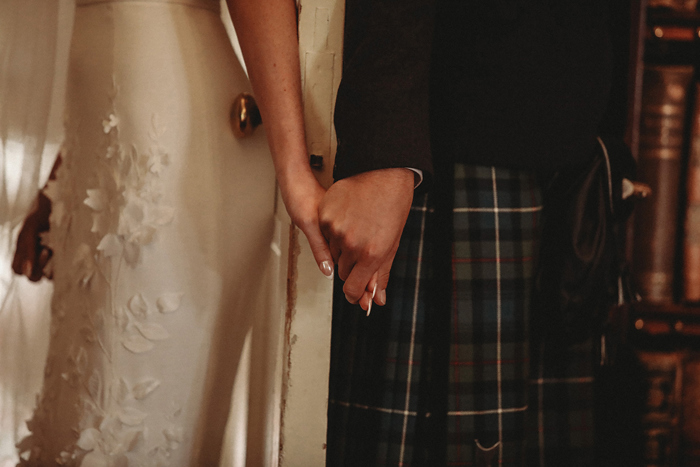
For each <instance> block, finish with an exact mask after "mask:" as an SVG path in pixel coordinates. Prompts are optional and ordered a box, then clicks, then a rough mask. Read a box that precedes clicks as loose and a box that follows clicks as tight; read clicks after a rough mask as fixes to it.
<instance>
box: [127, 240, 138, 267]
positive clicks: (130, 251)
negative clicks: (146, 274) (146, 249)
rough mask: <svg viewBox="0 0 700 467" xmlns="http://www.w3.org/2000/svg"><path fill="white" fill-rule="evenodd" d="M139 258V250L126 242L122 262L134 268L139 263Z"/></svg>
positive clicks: (136, 246) (134, 245) (135, 245)
mask: <svg viewBox="0 0 700 467" xmlns="http://www.w3.org/2000/svg"><path fill="white" fill-rule="evenodd" d="M139 256H141V248H140V247H139V246H138V245H137V244H135V243H131V242H126V244H125V245H124V260H125V261H126V263H127V264H128V265H129V266H135V265H136V263H138V262H139Z"/></svg>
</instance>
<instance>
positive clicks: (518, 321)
mask: <svg viewBox="0 0 700 467" xmlns="http://www.w3.org/2000/svg"><path fill="white" fill-rule="evenodd" d="M454 180H455V182H454V209H453V213H452V220H453V243H452V274H451V276H452V278H453V281H452V282H453V283H452V297H451V306H448V307H447V308H451V309H445V310H438V311H437V312H438V313H447V314H449V321H450V326H449V329H448V328H446V329H445V332H444V335H442V336H438V337H439V339H438V340H437V341H436V340H435V339H434V336H433V337H431V334H430V324H429V323H431V321H430V319H431V315H430V314H428V315H426V311H428V310H429V309H430V307H429V305H430V304H429V303H428V300H429V299H430V296H429V294H428V292H427V290H426V289H427V284H428V283H429V281H430V280H431V278H432V277H433V276H434V275H435V273H436V271H435V267H436V262H435V261H434V252H435V251H436V250H437V249H438V248H437V245H436V244H433V243H431V242H432V241H433V240H434V239H435V238H436V237H435V236H432V235H430V232H431V229H434V228H436V225H435V224H436V218H435V207H434V206H432V200H431V199H430V197H429V196H424V197H417V198H416V200H415V201H414V205H413V207H412V210H411V213H410V215H409V218H408V222H407V224H406V228H405V230H404V234H403V237H402V240H401V244H400V246H399V250H398V252H397V255H396V259H395V261H394V266H393V269H392V275H391V279H390V283H389V288H388V290H387V305H386V306H385V307H383V308H376V309H375V310H374V311H373V313H372V315H371V316H370V317H369V318H367V317H365V314H364V313H363V312H362V310H361V309H360V308H359V307H357V306H352V305H349V304H348V303H347V302H346V300H345V299H344V295H343V293H342V282H341V281H339V280H337V281H336V296H335V301H334V307H335V309H334V313H333V330H332V340H331V375H330V403H329V411H328V415H329V417H328V451H327V465H328V466H329V467H336V466H338V467H341V466H353V467H355V466H362V467H370V466H429V467H437V466H439V464H442V463H443V461H442V460H441V461H440V463H439V464H437V463H435V462H430V461H426V460H425V459H426V456H425V455H424V452H425V451H426V450H430V449H436V448H437V449H438V450H442V451H444V454H443V456H442V457H439V458H440V459H443V460H444V463H445V464H446V465H449V466H472V465H474V466H476V465H481V466H496V465H525V462H526V459H527V462H528V464H529V465H533V466H534V465H545V462H549V461H550V460H553V459H557V460H560V459H561V456H562V455H564V454H566V453H567V452H568V451H567V449H569V446H570V445H571V444H572V443H573V444H574V445H580V446H581V449H583V448H584V447H585V446H586V445H588V441H589V438H592V432H591V430H589V428H590V427H591V423H590V421H591V419H590V417H591V415H590V412H589V411H587V407H585V404H583V401H585V400H588V401H590V398H588V399H586V397H584V396H585V395H586V394H587V393H586V391H587V390H590V380H589V379H587V378H588V376H589V375H590V373H586V376H584V377H583V379H581V378H579V379H576V378H578V377H577V376H573V375H575V374H576V371H575V370H576V368H574V367H575V366H576V365H573V364H572V363H571V362H573V361H574V360H575V359H570V360H567V362H565V364H564V363H561V362H557V364H558V366H557V365H554V369H553V370H552V372H550V371H549V369H548V367H547V363H548V362H547V361H546V359H544V360H542V361H543V365H540V364H539V361H540V359H539V357H540V355H541V354H542V353H541V352H539V351H538V352H536V356H537V358H538V360H537V362H538V364H537V365H532V370H533V375H535V376H533V377H532V378H533V379H534V384H532V385H530V384H529V382H530V381H529V380H530V379H531V376H530V373H529V371H530V367H531V365H530V362H529V347H528V324H529V318H528V317H529V290H530V289H529V283H530V279H531V278H532V274H533V266H534V255H535V250H536V246H537V245H536V242H537V231H538V227H539V216H540V215H541V205H540V194H539V190H538V189H537V186H536V183H535V180H534V177H533V176H532V175H531V174H528V173H526V172H520V171H514V170H505V169H496V168H492V167H473V166H465V165H461V164H457V165H455V170H454ZM448 303H449V302H448ZM430 311H431V312H432V313H434V312H435V310H430ZM445 316H447V315H445ZM426 323H428V325H427V326H426ZM426 328H428V329H427V330H426ZM440 340H441V341H442V342H444V345H445V350H446V353H449V357H448V358H445V360H444V362H443V363H444V366H445V367H447V368H445V371H444V372H442V373H441V372H439V371H435V368H432V369H431V365H434V363H431V362H434V361H435V360H434V359H431V356H432V355H433V354H434V351H435V352H437V350H436V349H433V348H432V347H439V346H440V345H443V344H441V343H440ZM538 349H539V347H538ZM536 350H537V349H536ZM582 354H585V352H583V353H582ZM563 368H566V369H567V371H568V370H569V369H570V370H571V373H567V372H566V371H564V370H563ZM587 368H590V365H589V367H587ZM562 371H563V373H562ZM441 374H444V375H445V376H446V378H445V379H446V380H447V381H446V384H445V386H444V389H445V390H444V392H443V393H442V394H440V395H439V397H442V398H444V412H445V413H442V414H436V413H435V412H434V408H435V406H436V405H435V404H432V405H431V402H430V401H428V402H426V400H430V399H433V402H434V399H435V397H436V395H435V394H434V390H433V392H432V393H431V386H430V385H429V384H428V381H429V380H430V377H431V376H430V375H441ZM560 374H561V375H564V376H560ZM580 383H583V385H581V384H580ZM579 389H581V397H580V398H579V397H578V394H577V393H576V392H577V391H579ZM533 390H534V391H533ZM562 395H564V396H565V399H564V400H563V401H562V400H560V397H561V396H562ZM574 396H576V397H574ZM438 406H439V404H438ZM431 410H432V412H431ZM578 411H580V413H578ZM431 420H433V421H439V423H444V425H445V427H444V430H443V431H442V432H441V433H439V434H438V435H437V436H436V437H432V436H431V435H432V431H434V430H431V428H430V425H429V422H430V421H431ZM533 423H534V424H535V425H533ZM569 426H571V427H573V428H574V431H575V432H576V436H574V437H573V438H572V439H569V438H568V437H567V435H566V433H567V430H568V427H569ZM426 427H428V428H426ZM436 431H438V432H439V431H440V430H436ZM528 433H529V435H527V434H528ZM436 443H438V444H439V446H435V444H436ZM549 445H552V446H553V447H554V448H555V451H553V452H554V454H553V455H552V456H550V455H549V454H547V449H548V448H549ZM581 452H583V451H582V450H576V453H577V454H580V453H581ZM547 465H555V466H556V465H562V464H561V463H549V464H547ZM566 465H574V464H566Z"/></svg>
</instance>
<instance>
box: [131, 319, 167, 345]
mask: <svg viewBox="0 0 700 467" xmlns="http://www.w3.org/2000/svg"><path fill="white" fill-rule="evenodd" d="M136 329H138V330H139V332H140V333H141V334H143V337H145V338H146V339H150V340H152V341H162V340H163V339H167V338H168V337H170V333H169V332H168V331H167V330H166V329H165V328H164V327H163V326H161V325H160V324H158V323H136Z"/></svg>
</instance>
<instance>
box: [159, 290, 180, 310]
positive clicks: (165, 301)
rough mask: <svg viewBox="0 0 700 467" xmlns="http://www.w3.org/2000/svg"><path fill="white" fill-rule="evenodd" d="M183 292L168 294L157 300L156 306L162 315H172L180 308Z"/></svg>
mask: <svg viewBox="0 0 700 467" xmlns="http://www.w3.org/2000/svg"><path fill="white" fill-rule="evenodd" d="M182 295H183V294H182V292H176V293H166V294H163V295H161V296H160V297H159V298H158V300H156V306H157V307H158V310H159V311H160V312H161V313H172V312H173V311H176V310H177V309H178V308H180V302H181V301H182Z"/></svg>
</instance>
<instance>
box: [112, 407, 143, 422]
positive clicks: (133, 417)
mask: <svg viewBox="0 0 700 467" xmlns="http://www.w3.org/2000/svg"><path fill="white" fill-rule="evenodd" d="M147 416H148V414H147V413H145V412H141V411H140V410H138V409H135V408H133V407H125V408H124V409H123V410H122V411H121V413H120V414H119V421H120V422H122V423H123V424H124V425H129V426H136V425H138V424H140V423H142V422H143V421H144V420H145V419H146V417H147Z"/></svg>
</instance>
